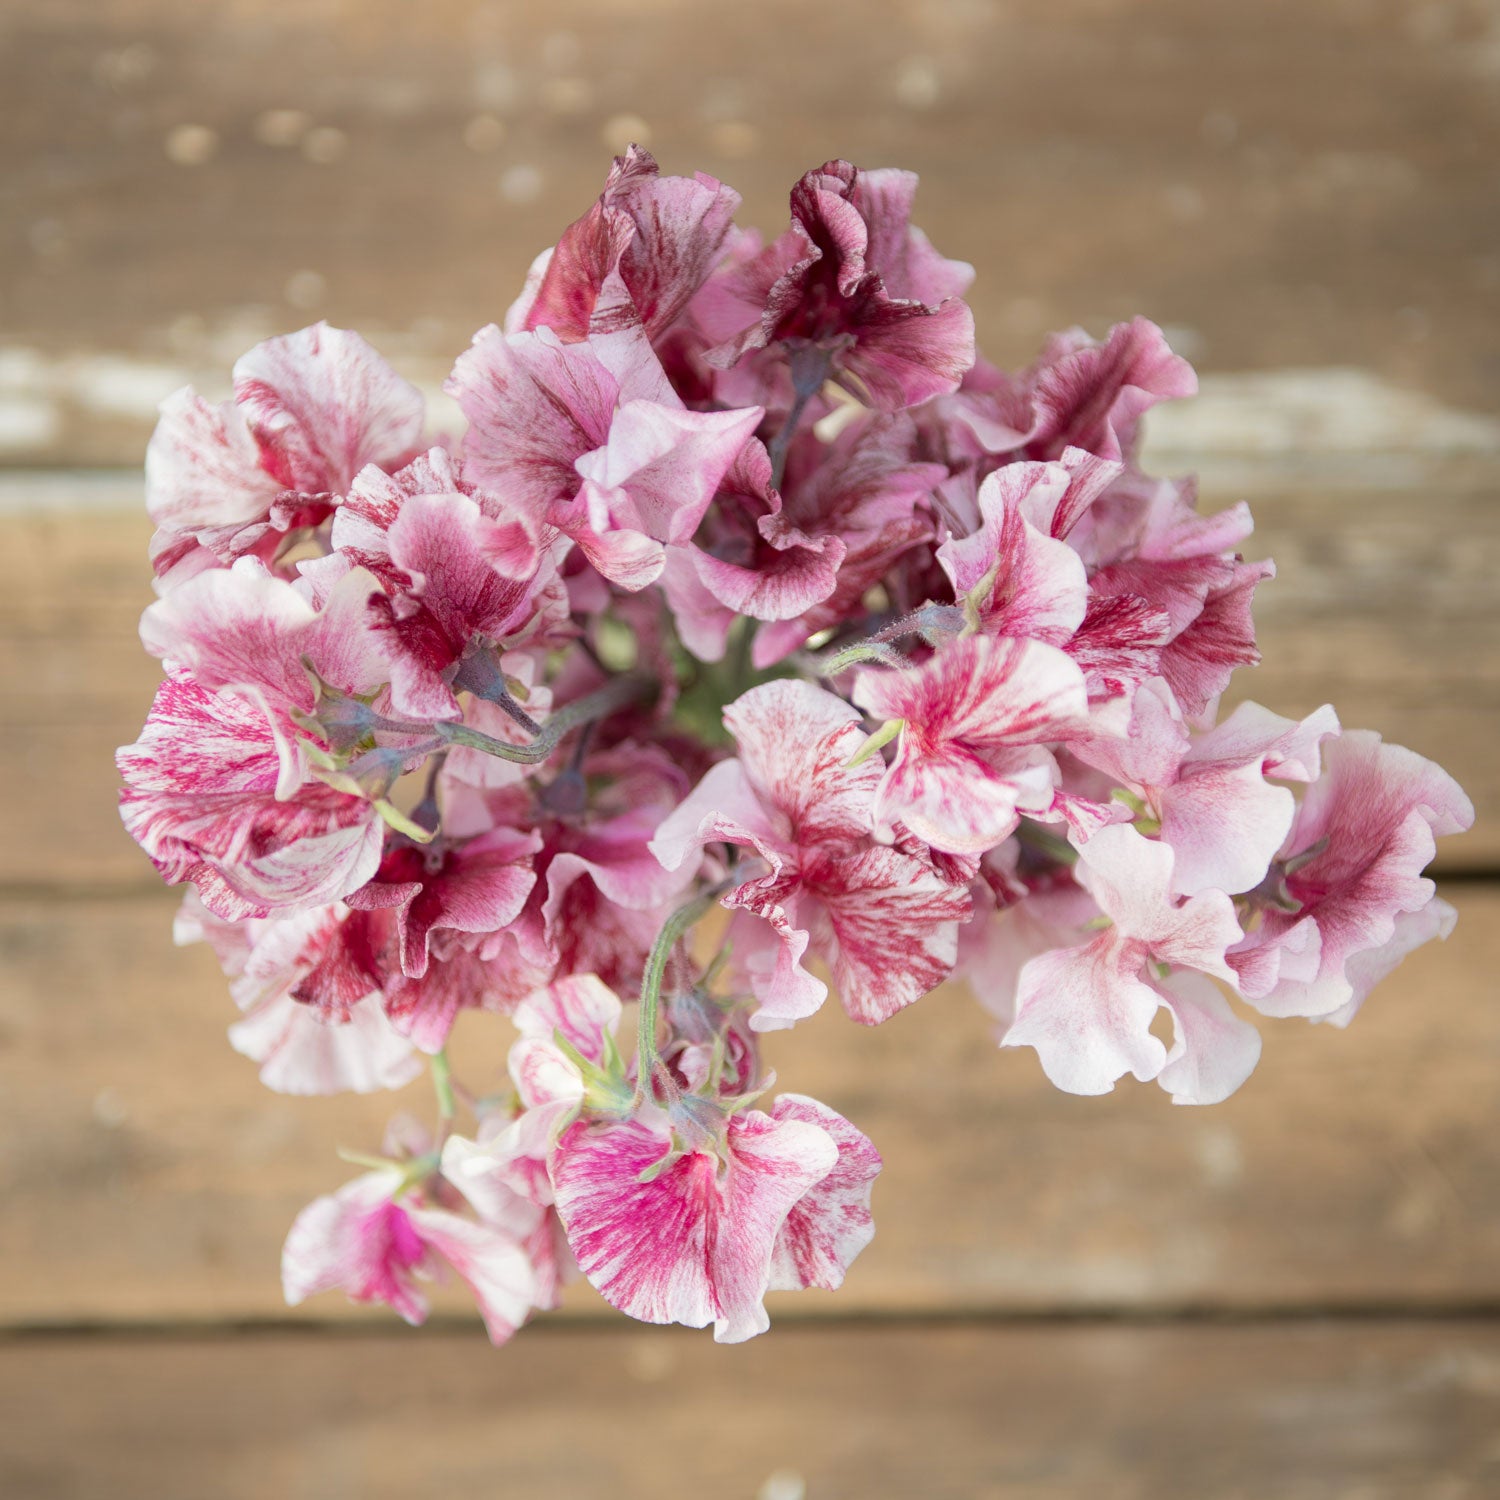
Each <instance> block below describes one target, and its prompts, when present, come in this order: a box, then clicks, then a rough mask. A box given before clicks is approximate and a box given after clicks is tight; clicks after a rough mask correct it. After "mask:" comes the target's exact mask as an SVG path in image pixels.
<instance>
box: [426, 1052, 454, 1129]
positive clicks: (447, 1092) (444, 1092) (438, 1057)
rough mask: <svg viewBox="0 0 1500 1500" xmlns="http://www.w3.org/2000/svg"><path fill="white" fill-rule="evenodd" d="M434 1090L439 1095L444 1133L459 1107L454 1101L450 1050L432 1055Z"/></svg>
mask: <svg viewBox="0 0 1500 1500" xmlns="http://www.w3.org/2000/svg"><path fill="white" fill-rule="evenodd" d="M432 1088H433V1092H434V1093H436V1095H437V1104H438V1114H439V1116H440V1117H441V1118H442V1122H443V1133H444V1134H445V1135H446V1134H447V1129H448V1126H449V1125H450V1124H451V1123H452V1122H453V1116H454V1115H455V1114H456V1113H457V1106H456V1105H455V1103H454V1101H453V1070H452V1068H451V1067H450V1066H449V1064H448V1049H447V1048H446V1047H445V1048H444V1049H443V1050H442V1051H441V1052H434V1053H433V1054H432Z"/></svg>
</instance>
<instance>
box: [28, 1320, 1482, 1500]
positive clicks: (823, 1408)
mask: <svg viewBox="0 0 1500 1500" xmlns="http://www.w3.org/2000/svg"><path fill="white" fill-rule="evenodd" d="M523 1338H524V1339H525V1342H523V1343H517V1344H513V1345H512V1346H511V1347H510V1348H509V1349H506V1350H502V1351H498V1352H496V1351H492V1350H490V1349H489V1348H488V1347H487V1346H485V1345H484V1344H483V1342H482V1341H480V1340H478V1339H475V1338H471V1337H455V1336H453V1335H451V1334H446V1335H445V1334H437V1333H431V1332H430V1333H427V1334H425V1335H424V1334H391V1335H386V1336H381V1337H378V1338H377V1337H361V1336H353V1337H344V1338H329V1337H322V1338H310V1337H308V1336H306V1335H303V1334H297V1333H278V1334H274V1335H257V1336H248V1337H241V1338H238V1339H225V1338H211V1339H202V1340H198V1339H187V1340H177V1339H168V1340H140V1339H130V1338H124V1339H119V1338H106V1339H90V1338H66V1339H48V1340H46V1341H44V1342H36V1341H33V1340H24V1341H21V1342H14V1343H9V1344H5V1345H0V1402H3V1405H4V1409H5V1412H6V1421H5V1423H4V1424H3V1427H0V1489H3V1490H4V1492H5V1493H6V1494H7V1495H14V1496H16V1497H18V1500H19V1497H22V1496H24V1497H25V1500H64V1497H66V1500H82V1497H88V1500H93V1497H95V1496H100V1497H102V1496H105V1495H131V1496H135V1495H142V1496H144V1495H149V1496H151V1497H152V1500H202V1497H203V1496H205V1495H213V1496H214V1497H215V1500H252V1497H253V1500H263V1497H265V1496H276V1497H277V1500H331V1497H341V1496H358V1497H360V1500H409V1497H410V1496H413V1495H433V1496H436V1495H471V1494H475V1495H477V1494H483V1495H505V1496H522V1495H526V1496H531V1495H537V1496H542V1495H545V1496H546V1497H548V1500H583V1497H593V1496H600V1495H607V1496H609V1497H610V1500H657V1497H659V1496H660V1495H662V1494H663V1493H666V1492H671V1493H674V1494H688V1495H695V1494H704V1495H724V1496H734V1497H745V1500H801V1497H803V1496H807V1497H810V1500H912V1497H920V1500H1266V1497H1272V1496H1274V1497H1276V1500H1354V1497H1358V1500H1484V1497H1488V1496H1493V1495H1494V1494H1495V1493H1496V1492H1497V1488H1500V1444H1497V1439H1496V1433H1497V1429H1500V1329H1496V1328H1495V1327H1494V1326H1493V1325H1492V1324H1483V1323H1480V1324H1475V1323H1467V1322H1439V1323H1421V1322H1416V1323H1394V1324H1393V1323H1386V1322H1378V1323H1374V1324H1371V1325H1366V1326H1352V1327H1351V1326H1347V1325H1340V1324H1334V1325H1310V1326H1309V1325H1303V1326H1284V1325H1278V1324H1270V1325H1263V1326H1259V1327H1214V1326H1197V1327H1193V1326H1189V1327H1170V1326H1168V1327H1155V1328H1152V1327H1146V1328H1140V1327H1136V1328H1131V1327H1110V1326H1072V1327H1067V1326H1064V1327H1050V1328H1034V1327H1004V1326H999V1327H973V1328H934V1327H929V1328H902V1327H867V1328H844V1329H833V1328H826V1327H824V1328H804V1329H797V1330H788V1329H783V1330H781V1331H779V1332H773V1333H772V1334H771V1335H770V1336H769V1337H767V1338H763V1339H761V1340H759V1341H757V1342H756V1343H753V1344H750V1345H748V1346H745V1347H741V1348H737V1349H723V1348H715V1347H714V1346H713V1345H712V1344H711V1343H710V1342H708V1337H707V1335H706V1334H699V1335H697V1336H694V1335H692V1334H686V1333H681V1332H666V1331H661V1330H652V1331H641V1332H631V1333H626V1332H624V1331H621V1332H618V1333H615V1332H605V1331H602V1330H568V1331H554V1332H552V1333H550V1334H532V1335H523Z"/></svg>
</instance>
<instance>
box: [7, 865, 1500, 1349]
mask: <svg viewBox="0 0 1500 1500" xmlns="http://www.w3.org/2000/svg"><path fill="white" fill-rule="evenodd" d="M1449 895H1450V896H1451V897H1452V899H1453V900H1454V901H1455V902H1456V904H1457V905H1458V908H1459V911H1460V919H1459V926H1458V930H1457V932H1456V933H1455V934H1454V936H1453V938H1452V939H1451V940H1450V941H1449V942H1448V943H1447V944H1445V945H1435V946H1433V947H1430V948H1428V949H1425V950H1423V951H1422V952H1420V953H1419V954H1417V955H1415V956H1414V957H1412V958H1411V959H1410V960H1409V961H1408V962H1407V964H1406V965H1405V966H1404V967H1403V968H1402V969H1401V970H1399V971H1398V973H1397V974H1395V975H1394V976H1392V977H1391V978H1390V979H1389V980H1388V981H1387V982H1386V984H1385V985H1384V986H1383V987H1382V989H1381V990H1380V991H1379V992H1378V993H1377V994H1376V995H1375V997H1374V998H1373V999H1372V1000H1371V1001H1370V1003H1369V1005H1368V1006H1367V1008H1366V1010H1365V1013H1364V1014H1362V1015H1361V1016H1360V1017H1359V1019H1358V1021H1357V1022H1356V1024H1355V1025H1354V1026H1353V1027H1351V1028H1350V1029H1349V1030H1348V1031H1347V1032H1336V1031H1334V1030H1332V1029H1330V1028H1326V1027H1317V1028H1312V1027H1308V1026H1306V1025H1305V1024H1304V1023H1301V1022H1280V1023H1270V1022H1268V1023H1265V1025H1264V1027H1263V1031H1264V1033H1265V1037H1266V1056H1265V1058H1264V1059H1263V1061H1262V1063H1261V1067H1260V1069H1259V1071H1258V1072H1257V1073H1256V1074H1255V1076H1254V1077H1252V1079H1251V1080H1250V1082H1249V1083H1248V1084H1247V1085H1246V1086H1245V1088H1244V1089H1243V1090H1241V1092H1240V1093H1239V1094H1238V1095H1236V1096H1235V1097H1234V1098H1233V1099H1231V1100H1229V1101H1228V1102H1227V1103H1225V1104H1224V1105H1221V1106H1218V1107H1215V1108H1212V1109H1203V1110H1187V1109H1177V1108H1174V1107H1173V1106H1172V1105H1171V1104H1170V1103H1169V1102H1168V1100H1167V1098H1166V1096H1165V1095H1163V1094H1161V1093H1160V1092H1159V1091H1158V1090H1157V1089H1155V1088H1154V1087H1150V1086H1141V1085H1132V1084H1129V1083H1128V1081H1127V1084H1126V1085H1124V1086H1122V1087H1121V1088H1120V1089H1118V1090H1117V1091H1116V1092H1115V1093H1114V1094H1112V1095H1110V1096H1107V1097H1105V1098H1102V1099H1080V1098H1076V1097H1073V1096H1071V1095H1066V1094H1061V1093H1059V1092H1057V1091H1056V1090H1055V1089H1054V1088H1053V1087H1052V1086H1051V1085H1050V1084H1048V1083H1047V1082H1046V1080H1045V1079H1044V1078H1043V1076H1042V1074H1041V1071H1040V1069H1039V1068H1038V1066H1037V1063H1036V1059H1035V1056H1034V1055H1033V1054H1032V1053H1030V1052H1028V1051H1014V1052H1012V1051H1006V1052H1001V1051H999V1050H998V1049H996V1048H995V1047H994V1045H993V1043H992V1041H991V1039H990V1036H989V1031H988V1025H987V1022H986V1020H985V1018H984V1016H983V1015H982V1013H981V1012H980V1011H979V1008H978V1007H977V1006H976V1005H975V1004H974V1003H973V1001H972V1000H970V999H969V998H968V996H967V995H965V994H963V993H962V992H960V991H958V990H957V989H952V990H945V991H940V992H939V993H938V994H936V995H933V996H931V997H929V998H928V999H927V1000H924V1001H923V1002H922V1003H921V1004H920V1005H918V1006H916V1007H914V1008H913V1009H912V1010H911V1011H909V1012H906V1013H903V1014H902V1015H901V1016H898V1017H897V1018H895V1019H894V1020H892V1021H890V1022H888V1023H887V1024H886V1025H884V1026H881V1027H878V1028H875V1029H873V1030H866V1029H863V1028H859V1027H855V1026H852V1025H850V1024H849V1023H848V1022H847V1021H846V1020H844V1018H843V1017H842V1015H840V1014H838V1013H837V1012H836V1010H834V1009H833V1008H829V1009H828V1010H827V1011H825V1013H823V1014H821V1015H819V1016H818V1017H817V1018H815V1019H814V1020H813V1021H812V1022H810V1023H807V1024H805V1025H803V1026H799V1027H798V1028H797V1029H796V1031H795V1032H794V1033H791V1034H789V1035H787V1036H776V1037H774V1038H772V1048H771V1053H770V1056H771V1061H772V1063H773V1064H774V1066H775V1067H776V1069H777V1073H778V1076H779V1081H780V1086H781V1087H782V1088H785V1089H790V1090H795V1091H798V1092H806V1093H810V1094H812V1095H814V1096H815V1097H818V1098H821V1099H825V1100H827V1101H828V1102H829V1103H830V1104H832V1105H833V1106H834V1107H835V1108H837V1109H840V1110H842V1111H844V1112H845V1113H846V1114H847V1115H848V1116H849V1117H850V1118H851V1119H853V1120H854V1121H855V1122H856V1123H857V1124H858V1125H859V1126H860V1127H861V1128H862V1129H864V1130H865V1131H867V1132H868V1133H869V1135H870V1136H871V1137H872V1138H873V1139H874V1140H875V1141H876V1143H877V1144H878V1145H879V1147H880V1150H881V1151H882V1153H883V1154H884V1156H885V1159H886V1168H885V1172H884V1174H883V1176H882V1177H881V1179H880V1182H879V1184H878V1187H877V1191H876V1199H875V1209H876V1219H877V1223H878V1226H879V1230H878V1234H877V1237H876V1240H875V1242H874V1244H873V1246H872V1247H871V1248H870V1249H869V1250H868V1251H867V1252H866V1253H865V1255H864V1256H863V1258H862V1259H861V1260H860V1261H859V1262H858V1263H857V1264H856V1266H855V1267H854V1269H853V1271H852V1273H851V1274H850V1277H849V1280H848V1282H847V1283H846V1285H845V1287H844V1288H843V1290H842V1291H840V1292H839V1293H837V1294H836V1295H833V1296H829V1295H825V1294H803V1295H800V1296H796V1297H790V1298H780V1299H777V1301H778V1302H779V1303H780V1306H778V1307H776V1308H775V1309H774V1310H773V1312H774V1315H775V1316H777V1317H780V1316H782V1315H786V1316H789V1317H795V1316H801V1315H804V1314H808V1313H813V1314H818V1315H823V1316H841V1315H845V1314H851V1313H857V1312H860V1311H883V1312H896V1311H902V1310H906V1311H911V1310H929V1311H945V1312H949V1313H961V1312H963V1311H965V1310H975V1309H990V1310H1030V1311H1033V1312H1036V1311H1045V1310H1049V1309H1050V1310H1064V1311H1066V1310H1068V1309H1076V1308H1089V1307H1093V1308H1109V1309H1117V1310H1119V1311H1122V1312H1142V1311H1148V1310H1156V1311H1166V1310H1173V1309H1182V1308H1191V1307H1207V1308H1235V1309H1242V1310H1251V1309H1255V1308H1257V1307H1260V1308H1272V1309H1275V1308H1286V1307H1290V1306H1337V1307H1344V1308H1357V1307H1361V1306H1396V1305H1400V1306H1413V1307H1418V1308H1421V1307H1428V1308H1431V1307H1437V1306H1441V1307H1455V1306H1471V1305H1475V1304H1481V1303H1482V1304H1500V1154H1497V1151H1500V1148H1497V1142H1500V1007H1497V1006H1496V1005H1495V981H1494V975H1495V973H1496V970H1497V967H1500V893H1497V892H1495V891H1494V890H1492V889H1489V888H1487V887H1478V888H1474V887H1469V886H1462V885H1461V886H1455V887H1453V888H1452V889H1451V890H1450V891H1449ZM170 915H171V903H170V901H169V900H168V899H167V898H166V897H165V896H162V897H152V898H141V899H134V900H124V899H116V900H114V901H88V900H75V901H69V902H65V903H59V902H24V901H10V902H7V903H5V904H4V905H3V906H0V963H3V971H0V972H3V974H4V980H3V986H4V987H3V991H0V1036H3V1039H4V1050H3V1052H0V1089H3V1096H0V1097H3V1099H4V1101H5V1109H6V1113H7V1115H8V1116H9V1117H10V1119H11V1120H12V1121H14V1122H15V1123H14V1125H13V1126H12V1127H11V1129H10V1130H9V1131H8V1132H7V1133H6V1137H5V1139H4V1142H3V1146H0V1153H3V1154H0V1169H3V1177H0V1193H3V1195H4V1199H5V1202H6V1205H7V1211H6V1213H5V1214H4V1215H3V1217H0V1264H3V1265H4V1266H5V1268H6V1274H5V1276H4V1277H0V1325H7V1324H8V1325H12V1326H14V1325H15V1324H18V1323H21V1324H53V1325H55V1324H59V1323H63V1324H78V1323H89V1322H94V1321H104V1322H109V1321H113V1320H119V1319H126V1320H137V1321H146V1322H151V1321H154V1320H160V1319H168V1320H176V1319H186V1320H192V1321H207V1322H212V1321H215V1320H225V1319H228V1320H243V1319H252V1318H264V1317H280V1316H283V1315H284V1309H283V1307H282V1304H281V1300H280V1288H279V1284H278V1275H277V1268H278V1258H279V1252H280V1245H281V1240H282V1238H283V1236H284V1235H285V1232H286V1229H287V1227H288V1225H289V1223H290V1221H291V1219H292V1216H293V1215H294V1214H295V1213H296V1211H297V1210H298V1209H299V1208H300V1207H301V1206H302V1204H303V1203H305V1202H306V1201H308V1200H309V1199H310V1198H312V1197H313V1196H314V1195H315V1194H317V1193H319V1192H325V1191H328V1190H330V1189H331V1188H332V1187H333V1186H335V1185H337V1184H338V1183H340V1182H342V1181H344V1180H345V1179H346V1178H347V1177H349V1176H351V1175H353V1170H354V1169H352V1168H349V1167H347V1166H345V1165H344V1164H343V1163H341V1162H339V1161H338V1160H337V1159H336V1158H335V1155H334V1152H335V1149H336V1148H337V1147H338V1146H340V1145H343V1146H346V1147H350V1148H353V1149H356V1150H370V1149H373V1148H374V1147H375V1146H376V1145H377V1144H378V1141H379V1138H380V1132H381V1130H382V1128H383V1124H384V1121H385V1120H386V1118H387V1117H388V1116H389V1114H390V1113H391V1112H392V1111H393V1110H394V1109H396V1108H401V1107H405V1108H408V1109H410V1110H412V1111H413V1112H414V1113H416V1114H417V1115H418V1116H419V1117H420V1118H424V1119H428V1120H430V1119H431V1118H432V1104H431V1095H430V1090H429V1089H428V1087H427V1086H426V1084H425V1082H422V1083H418V1084H415V1085H413V1086H412V1088H411V1089H410V1090H408V1091H407V1092H406V1093H405V1094H403V1095H401V1096H399V1097H398V1098H396V1099H394V1100H393V1099H392V1097H391V1096H390V1095H380V1096H375V1097H372V1098H366V1099H355V1098H340V1099H323V1100H319V1099H314V1100H306V1099H290V1098H284V1097H280V1096H277V1095H273V1094H270V1093H268V1092H267V1091H266V1090H265V1089H264V1088H262V1087H261V1085H260V1083H259V1081H258V1080H257V1078H256V1075H255V1069H254V1066H253V1065H252V1064H251V1063H249V1062H248V1061H246V1060H245V1059H244V1058H241V1057H239V1056H238V1055H236V1054H235V1053H233V1052H232V1051H231V1050H230V1049H229V1046H228V1044H227V1042H226V1041H225V1040H224V1036H223V1029H224V1027H225V1026H226V1025H227V1024H228V1022H229V1021H230V1020H231V1019H232V1017H233V1007H232V1005H231V1004H230V1002H229V1000H228V999H227V997H226V995H225V991H224V984H223V981H222V979H221V978H220V976H219V974H218V971H217V968H216V966H215V964H214V961H213V959H212V957H211V955H209V954H208V953H207V952H206V951H205V950H203V949H191V950H186V951H182V952H177V951H174V950H172V948H171V946H170V937H169V923H170ZM509 1035H510V1029H509V1027H508V1025H507V1024H506V1023H505V1022H503V1021H500V1020H496V1019H494V1018H491V1017H486V1016H470V1017H466V1018H465V1019H464V1020H463V1022H462V1023H461V1025H460V1028H459V1035H458V1052H459V1057H460V1062H459V1067H460V1071H461V1074H462V1075H463V1076H464V1077H465V1078H466V1079H467V1080H468V1081H469V1082H470V1083H471V1084H473V1085H475V1086H476V1087H477V1088H479V1089H480V1090H481V1091H483V1090H485V1089H487V1088H488V1087H490V1086H491V1083H492V1081H497V1080H498V1073H499V1069H500V1068H501V1067H502V1066H503V1049H504V1048H505V1046H506V1045H507V1042H508V1038H509ZM579 1292H580V1295H579V1296H577V1297H576V1298H575V1299H574V1302H573V1306H574V1308H575V1309H576V1310H579V1311H583V1310H586V1309H594V1310H596V1311H599V1310H602V1309H601V1308H600V1304H599V1303H598V1302H597V1300H596V1299H595V1298H594V1297H593V1295H592V1293H590V1292H588V1289H587V1288H586V1287H583V1288H580V1289H579ZM451 1305H453V1306H458V1307H462V1306H464V1305H465V1304H464V1303H462V1302H461V1301H460V1302H457V1303H454V1304H451ZM303 1312H304V1313H305V1314H306V1315H307V1316H310V1317H314V1318H323V1319H326V1318H344V1317H346V1316H353V1315H356V1314H352V1313H351V1312H350V1310H349V1309H348V1308H347V1306H346V1304H345V1303H344V1301H343V1300H342V1299H341V1298H339V1297H337V1296H329V1297H325V1298H321V1299H319V1300H318V1301H317V1302H316V1303H314V1304H312V1305H311V1306H309V1307H307V1308H305V1309H303ZM381 1316H384V1314H381Z"/></svg>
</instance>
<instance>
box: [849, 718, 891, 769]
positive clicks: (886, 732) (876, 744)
mask: <svg viewBox="0 0 1500 1500" xmlns="http://www.w3.org/2000/svg"><path fill="white" fill-rule="evenodd" d="M905 728H906V720H905V719H887V720H886V721H885V723H884V724H882V725H881V726H880V728H879V729H877V730H876V731H875V733H874V734H872V735H869V736H868V737H867V738H866V739H865V742H864V744H863V745H861V746H860V747H859V749H858V750H856V751H855V752H854V754H853V755H851V756H850V757H849V759H848V760H846V761H845V762H844V769H845V770H846V771H852V770H853V769H854V768H855V766H860V765H863V764H864V763H865V762H866V761H867V760H869V758H870V757H871V756H872V755H874V754H875V753H876V752H877V751H879V750H882V749H883V748H884V747H885V746H886V745H889V744H890V742H891V741H892V740H893V739H895V738H896V736H897V735H898V734H900V733H901V731H902V730H903V729H905Z"/></svg>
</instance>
